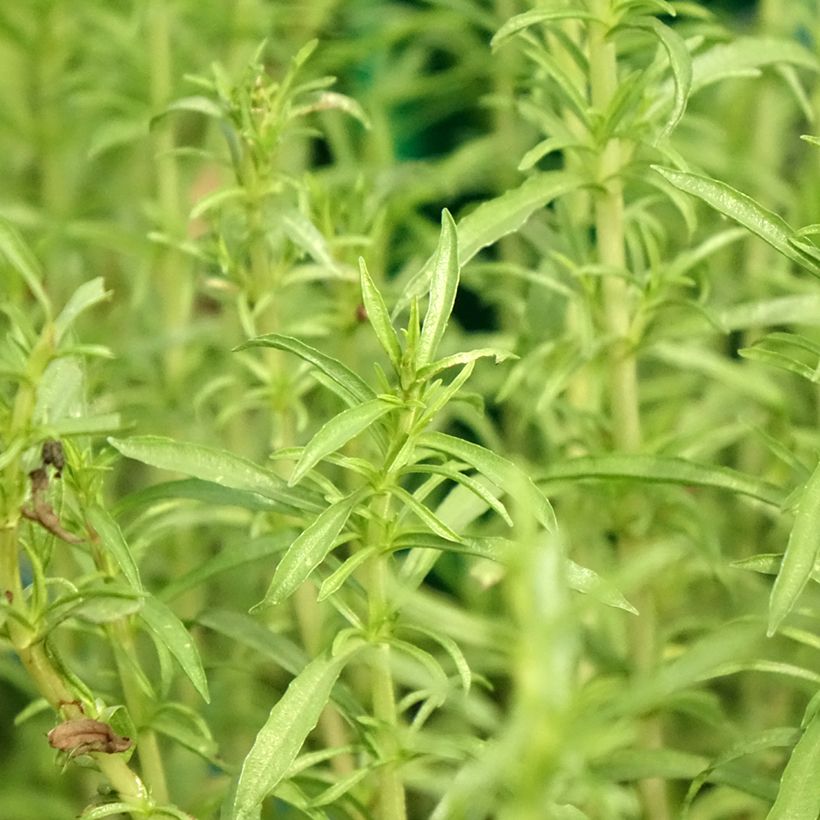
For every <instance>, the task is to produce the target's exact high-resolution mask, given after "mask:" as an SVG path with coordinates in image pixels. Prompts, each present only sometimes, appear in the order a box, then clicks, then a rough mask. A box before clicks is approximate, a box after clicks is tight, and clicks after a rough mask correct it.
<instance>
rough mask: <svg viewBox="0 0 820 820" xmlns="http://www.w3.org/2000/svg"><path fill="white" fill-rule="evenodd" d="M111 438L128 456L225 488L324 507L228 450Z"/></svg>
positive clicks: (301, 505)
mask: <svg viewBox="0 0 820 820" xmlns="http://www.w3.org/2000/svg"><path fill="white" fill-rule="evenodd" d="M108 441H109V442H110V444H111V445H112V447H114V448H115V449H117V450H119V452H121V453H122V454H123V455H124V456H126V457H127V458H133V459H136V460H137V461H142V462H143V463H145V464H150V465H151V466H152V467H158V468H160V469H162V470H173V471H175V472H179V473H186V474H187V475H190V476H193V477H194V478H200V479H202V480H204V481H211V482H213V483H214V484H219V485H220V486H222V487H230V488H232V489H235V490H249V491H250V492H254V493H259V494H260V495H263V496H265V497H267V498H271V499H273V500H274V501H277V502H279V503H280V504H283V505H285V506H287V507H290V508H293V509H297V510H305V509H306V510H314V511H315V510H320V509H322V507H323V504H322V500H321V498H320V497H319V496H318V495H317V494H316V493H311V492H309V491H307V490H302V489H298V488H297V489H291V488H289V487H288V485H287V483H286V482H285V480H284V479H282V478H280V477H279V476H278V475H276V474H275V473H273V472H271V471H270V470H265V469H263V468H262V467H260V466H259V465H257V464H254V462H252V461H249V460H248V459H245V458H241V457H240V456H235V455H233V454H232V453H229V452H227V451H225V450H216V449H213V448H212V447H205V446H203V445H201V444H189V443H187V442H181V441H174V440H173V439H170V438H164V437H161V436H134V437H132V438H127V439H116V438H109V439H108Z"/></svg>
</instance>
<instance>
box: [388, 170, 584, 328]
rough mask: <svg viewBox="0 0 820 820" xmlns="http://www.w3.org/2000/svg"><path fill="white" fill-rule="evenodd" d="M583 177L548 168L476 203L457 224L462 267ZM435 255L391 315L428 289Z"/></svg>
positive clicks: (571, 189) (408, 288)
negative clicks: (480, 202)
mask: <svg viewBox="0 0 820 820" xmlns="http://www.w3.org/2000/svg"><path fill="white" fill-rule="evenodd" d="M583 185H584V180H583V179H582V178H581V177H579V176H576V175H575V174H571V173H568V172H566V171H548V172H545V173H542V174H536V175H534V176H531V177H529V178H528V179H527V180H526V181H525V182H523V183H522V184H521V185H520V186H519V187H518V188H514V189H513V190H511V191H506V192H505V193H503V194H501V196H499V197H496V198H495V199H491V200H488V201H487V202H484V203H482V204H481V205H479V206H478V207H477V208H476V209H475V210H474V211H471V212H470V213H469V214H468V215H467V216H465V217H464V218H463V219H461V220H459V223H458V254H459V261H460V263H461V266H462V267H463V266H464V265H466V264H467V262H469V261H470V260H471V259H472V258H473V257H474V256H475V255H476V254H477V253H478V252H479V251H480V250H481V249H482V248H485V247H487V246H488V245H492V244H493V243H494V242H497V241H498V240H499V239H501V238H502V237H504V236H507V234H511V233H514V232H515V231H517V230H518V229H519V228H520V227H521V226H522V225H523V224H524V223H525V222H526V221H527V220H528V219H529V218H530V216H532V214H533V213H535V211H537V210H539V209H540V208H543V207H544V206H545V205H546V204H547V203H549V202H551V201H552V200H553V199H556V198H557V197H559V196H562V195H563V194H566V193H569V192H570V191H574V190H577V189H578V188H581V187H583ZM434 261H435V260H434V258H433V259H430V260H428V261H427V263H426V264H425V265H424V267H423V268H422V269H421V270H420V271H419V272H418V273H417V274H416V275H415V276H414V277H413V278H412V279H411V280H410V282H408V284H407V287H406V288H405V290H404V293H403V294H402V297H401V299H399V301H398V303H397V305H396V307H395V309H394V311H393V315H394V316H395V315H396V314H397V313H399V312H401V311H402V310H404V308H405V307H407V306H408V305H409V304H410V303H411V302H412V301H413V299H414V298H416V297H420V296H421V295H422V294H423V293H424V291H425V290H426V288H427V284H428V282H429V280H430V277H431V275H432V272H433V266H434Z"/></svg>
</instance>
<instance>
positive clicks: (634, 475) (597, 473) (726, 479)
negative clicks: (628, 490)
mask: <svg viewBox="0 0 820 820" xmlns="http://www.w3.org/2000/svg"><path fill="white" fill-rule="evenodd" d="M584 478H591V479H607V478H621V479H627V480H633V481H646V482H650V483H655V482H659V483H668V484H682V485H684V486H691V487H714V488H716V489H721V490H729V491H730V492H733V493H740V494H741V495H748V496H751V497H752V498H756V499H758V500H760V501H765V502H766V503H767V504H772V505H773V506H776V507H779V506H780V505H781V504H783V502H784V501H785V498H786V493H785V492H784V491H783V490H781V489H780V488H779V487H776V486H774V485H773V484H769V483H768V482H766V481H761V480H759V479H756V478H753V477H752V476H748V475H746V474H745V473H740V472H738V471H737V470H732V469H730V468H728V467H717V466H713V465H711V464H701V463H699V462H696V461H690V460H688V459H683V458H677V457H675V456H654V455H638V454H632V455H629V456H622V455H603V456H582V457H581V458H573V459H570V460H568V461H562V462H558V463H557V464H553V465H551V466H550V467H549V468H548V469H547V470H546V471H545V472H544V473H542V474H541V476H539V478H538V481H539V483H540V482H546V483H547V484H550V483H552V482H554V481H566V480H573V479H584Z"/></svg>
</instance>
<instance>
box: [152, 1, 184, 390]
mask: <svg viewBox="0 0 820 820" xmlns="http://www.w3.org/2000/svg"><path fill="white" fill-rule="evenodd" d="M171 15H172V5H171V4H169V3H167V2H165V1H164V0H150V2H149V3H148V9H147V25H148V31H147V34H148V49H149V53H150V61H149V65H150V69H151V74H150V93H151V106H152V108H153V110H154V112H155V113H157V112H160V111H162V110H163V109H164V108H165V106H166V105H168V102H169V101H170V99H171V93H172V89H173V80H172V78H173V76H174V73H173V66H172V59H171ZM175 147H176V145H175V138H174V132H173V130H172V127H171V124H170V121H169V122H165V123H163V124H162V125H161V126H160V127H158V128H157V129H156V132H155V135H154V140H153V149H154V158H153V162H154V167H155V169H156V176H155V192H156V197H157V202H158V205H159V213H160V221H161V227H162V230H163V231H164V232H165V233H166V234H168V235H169V236H170V237H172V238H175V239H178V238H181V236H182V234H183V232H184V225H185V215H184V213H183V208H182V198H181V195H180V190H181V186H180V173H179V164H178V162H177V159H176V156H175V155H174V148H175ZM188 267H189V266H188V263H187V262H186V259H185V257H184V256H183V255H182V254H181V253H180V252H179V251H177V250H174V249H172V248H166V249H163V250H161V251H160V255H159V259H158V261H157V265H156V277H157V281H156V290H157V293H159V294H161V299H160V300H159V302H160V304H161V305H162V307H163V310H164V316H165V328H164V329H165V332H166V333H167V334H168V337H169V339H168V341H169V344H168V349H167V354H166V362H165V364H166V373H167V375H168V376H169V377H170V378H171V381H172V383H176V381H177V380H178V379H179V377H180V375H181V372H182V370H183V366H184V351H183V349H182V347H181V346H180V344H179V339H178V336H179V334H180V333H181V332H182V331H183V329H184V328H185V327H187V325H188V324H189V319H190V313H191V303H192V299H193V283H192V279H191V276H190V275H189V270H188Z"/></svg>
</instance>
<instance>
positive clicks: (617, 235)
mask: <svg viewBox="0 0 820 820" xmlns="http://www.w3.org/2000/svg"><path fill="white" fill-rule="evenodd" d="M593 5H594V7H593V13H594V14H595V16H596V17H597V18H599V19H600V20H602V21H607V20H609V19H610V16H611V11H612V10H611V3H610V0H597V1H596V2H595V3H594V4H593ZM607 33H608V25H607V24H606V23H605V22H598V21H593V22H591V23H590V27H589V72H590V92H591V97H592V104H593V106H594V108H595V109H596V110H597V111H599V112H605V111H607V110H608V108H609V105H610V103H611V101H612V99H613V97H614V95H615V92H616V89H617V83H618V73H617V69H618V66H617V55H616V51H615V44H614V43H613V42H612V41H611V40H607ZM623 160H624V156H623V153H622V146H621V141H620V140H618V139H614V138H610V139H608V140H607V142H606V143H605V144H604V145H603V146H602V147H601V151H600V154H599V160H598V182H599V184H600V185H601V186H602V189H603V190H602V191H601V192H600V193H598V194H596V196H595V198H594V203H595V204H594V208H595V229H596V236H597V243H598V258H599V261H600V263H601V265H602V266H604V267H605V268H606V269H607V270H608V271H611V272H610V273H609V274H608V275H607V276H605V277H604V279H603V283H602V296H603V309H604V317H605V324H606V330H607V332H608V333H609V335H610V336H611V337H612V342H611V345H610V348H609V405H610V411H611V418H612V441H613V445H614V447H615V448H616V449H617V450H619V451H621V452H627V453H630V452H637V451H638V450H639V449H640V446H641V424H640V409H639V395H638V374H637V362H636V359H635V354H634V350H633V346H632V344H631V342H630V340H629V333H630V325H631V318H632V305H631V299H630V293H629V285H628V283H627V281H626V279H625V278H624V276H621V275H618V274H619V272H623V273H626V267H627V261H626V251H625V243H624V234H625V220H624V197H623V185H622V182H621V177H620V172H621V165H622V162H623ZM630 529H631V527H630V525H629V523H628V522H627V523H626V524H625V527H624V530H625V531H624V532H623V533H622V537H621V539H620V544H621V547H620V549H621V557H622V558H623V559H627V558H629V557H630V556H631V555H632V554H634V552H635V550H636V548H638V546H639V544H638V543H637V541H636V539H635V538H634V537H633V536H632V535H631V533H630V532H629V530H630ZM638 606H639V610H640V612H641V613H642V614H641V615H640V616H638V617H636V618H635V621H634V623H632V624H630V626H631V627H632V628H631V634H630V643H631V656H632V662H633V664H634V667H635V670H636V672H637V673H638V674H641V673H646V672H648V671H649V670H650V669H651V668H652V667H653V666H654V663H655V660H656V659H655V654H656V651H655V646H656V628H655V618H654V601H653V600H652V596H651V595H650V594H649V593H648V592H647V593H644V594H642V595H641V597H640V600H639V602H638ZM642 740H643V743H644V744H645V745H646V746H647V747H648V748H649V749H657V748H660V747H662V745H663V736H662V727H661V724H660V722H659V721H658V719H657V718H652V719H650V720H648V721H646V722H645V723H644V725H643V727H642ZM640 789H641V796H642V799H643V804H644V812H645V816H646V817H651V818H652V820H668V818H671V813H670V809H669V800H668V795H667V792H666V784H665V782H664V781H663V780H661V779H659V778H652V779H646V780H643V781H641V783H640Z"/></svg>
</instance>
